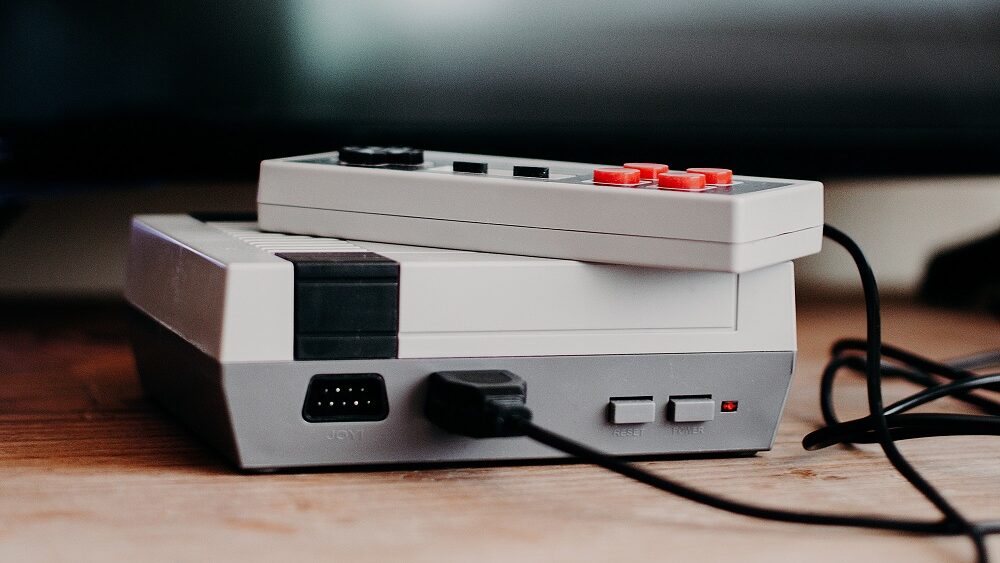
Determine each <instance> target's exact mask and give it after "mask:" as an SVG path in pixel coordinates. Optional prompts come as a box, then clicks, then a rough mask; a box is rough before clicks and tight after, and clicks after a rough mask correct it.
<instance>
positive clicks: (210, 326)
mask: <svg viewBox="0 0 1000 563" xmlns="http://www.w3.org/2000/svg"><path fill="white" fill-rule="evenodd" d="M432 158H435V159H436V158H437V157H432ZM323 166H326V165H323ZM657 195H659V194H657ZM126 297H127V299H128V301H129V302H130V303H131V304H132V305H133V306H134V309H135V310H136V315H135V316H136V325H137V330H136V332H135V352H136V359H137V365H138V370H139V375H140V378H141V380H142V383H143V386H144V387H145V389H146V390H147V392H148V394H149V395H150V396H151V397H152V398H153V399H155V400H156V401H157V402H159V403H160V404H161V405H163V407H164V408H166V409H167V410H168V411H170V412H171V413H173V414H174V415H176V416H177V417H178V418H179V419H180V420H181V421H182V422H183V423H185V424H186V425H187V426H188V427H189V428H191V429H192V430H193V431H194V432H195V433H197V434H199V435H201V436H202V437H203V438H204V439H205V440H207V441H208V442H210V443H211V444H212V445H214V446H215V447H216V448H217V449H219V450H220V451H222V452H224V453H225V454H226V455H227V456H228V457H229V458H230V459H231V460H232V461H233V462H234V463H235V464H236V465H237V466H239V467H241V468H244V469H248V470H269V469H277V468H291V467H308V466H344V465H366V464H393V463H425V462H469V461H486V460H489V461H495V460H527V459H544V458H559V457H563V455H562V454H560V453H558V452H556V451H555V450H552V449H549V448H547V447H545V446H542V445H539V444H537V443H535V442H533V441H531V440H529V439H528V438H524V437H513V438H495V439H489V440H469V439H466V438H463V437H461V436H456V435H453V434H449V433H447V432H445V431H443V430H441V429H439V428H437V427H435V426H434V425H432V424H431V423H430V422H429V421H428V420H427V419H426V418H425V417H424V414H423V409H424V395H425V389H426V384H427V380H428V377H429V376H430V374H432V373H435V372H441V371H451V370H508V371H510V372H512V373H516V374H517V375H519V376H520V377H521V378H523V379H524V380H525V381H526V382H527V389H528V392H527V404H528V406H529V407H531V409H532V410H533V411H534V412H535V413H536V418H537V420H538V421H539V423H541V424H544V425H545V426H546V427H548V428H551V429H553V430H554V431H559V432H562V433H564V434H566V435H569V436H573V437H575V438H576V439H579V440H581V441H583V442H585V443H588V444H591V445H593V446H594V447H598V448H601V449H603V450H605V451H607V452H610V453H613V454H617V455H626V456H647V455H657V456H659V455H670V454H695V453H698V454H701V453H711V454H724V453H751V452H756V451H760V450H766V449H769V448H770V447H771V445H772V442H773V439H774V435H775V431H776V428H777V424H778V420H779V418H780V415H781V411H782V408H783V404H784V401H785V397H786V394H787V391H788V387H789V382H790V377H791V374H792V369H793V365H794V360H795V350H796V341H795V304H794V286H793V272H792V264H791V262H788V261H787V260H786V261H781V262H778V263H775V264H771V265H768V266H765V267H761V268H758V269H754V270H753V271H745V272H741V273H735V272H719V271H715V272H712V271H690V270H686V271H685V270H670V269H655V268H642V267H636V266H627V265H610V264H595V263H583V262H576V261H571V260H558V259H550V258H536V257H526V256H514V255H502V254H485V253H477V252H468V251H459V250H442V249H435V248H428V247H423V246H402V245H394V244H384V243H377V242H361V241H358V240H342V239H334V238H322V237H313V236H304V235H286V234H279V233H269V232H263V231H261V230H260V229H259V228H258V225H257V224H256V223H255V222H253V220H252V219H250V220H242V221H241V220H232V219H227V218H221V217H211V216H197V215H195V216H191V215H147V216H138V217H136V218H135V219H134V220H133V223H132V233H131V241H130V247H129V256H128V274H127V288H126Z"/></svg>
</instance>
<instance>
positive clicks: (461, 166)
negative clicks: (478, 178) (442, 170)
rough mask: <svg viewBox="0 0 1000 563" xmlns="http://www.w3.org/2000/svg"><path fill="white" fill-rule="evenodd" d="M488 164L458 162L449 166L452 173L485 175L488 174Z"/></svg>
mask: <svg viewBox="0 0 1000 563" xmlns="http://www.w3.org/2000/svg"><path fill="white" fill-rule="evenodd" d="M489 168H490V167H489V164H487V163H485V162H459V161H455V162H453V163H452V164H451V169H452V171H453V172H464V173H466V174H486V173H488V172H489Z"/></svg>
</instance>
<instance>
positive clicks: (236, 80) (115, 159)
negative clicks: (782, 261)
mask: <svg viewBox="0 0 1000 563" xmlns="http://www.w3.org/2000/svg"><path fill="white" fill-rule="evenodd" d="M0 18H2V19H0V76H2V81H0V180H2V183H0V185H7V186H10V185H13V184H17V185H19V186H24V185H31V184H33V183H35V182H36V181H37V182H38V183H44V182H45V181H47V180H66V179H69V180H72V179H83V180H93V179H104V178H118V179H136V178H139V179H170V178H241V179H242V178H246V179H250V178H253V177H255V175H256V171H257V161H259V160H260V159H261V158H268V157H277V156H289V155H292V154H296V153H308V152H319V151H326V150H331V149H334V148H336V147H337V146H338V145H341V144H346V143H375V144H411V145H417V146H420V147H423V148H428V149H440V150H455V151H463V152H482V153H494V154H507V155H520V156H529V157H543V158H559V159H566V160H577V161H591V162H607V163H617V162H621V161H624V160H633V161H634V160H652V161H664V162H669V163H671V164H673V165H675V166H678V167H686V166H694V165H708V166H712V165H718V166H728V167H732V168H735V169H738V172H740V173H745V174H760V175H769V176H800V177H816V178H823V177H831V176H846V175H854V174H872V173H876V174H926V173H970V172H996V171H997V170H1000V150H998V147H1000V31H998V30H1000V5H998V4H997V3H987V2H962V1H929V2H913V1H877V2H875V1H873V2H828V1H814V0H810V1H801V0H787V1H773V0H772V1H764V2H757V3H752V4H748V3H745V2H701V1H689V2H678V1H666V2H665V1H649V2H634V3H628V2H626V3H618V2H607V1H574V2H563V3H548V2H537V1H510V2H506V1H505V2H501V1H496V0H491V1H476V2H470V1H467V0H466V1H454V0H448V1H429V2H418V1H405V2H372V1H357V2H355V1H342V2H341V1H338V2H327V1H319V0H312V1H300V2H278V1H268V2H264V1H241V2H235V1H219V2H194V1H174V2H162V3H160V2H123V1H106V2H68V1H67V2H44V1H38V0H33V1H22V0H8V1H7V2H5V3H4V4H3V6H2V7H0ZM0 189H3V188H0Z"/></svg>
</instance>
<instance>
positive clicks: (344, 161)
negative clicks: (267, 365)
mask: <svg viewBox="0 0 1000 563" xmlns="http://www.w3.org/2000/svg"><path fill="white" fill-rule="evenodd" d="M257 201H258V216H259V221H260V226H261V228H262V229H264V230H268V231H276V232H286V233H296V234H305V235H318V236H332V237H342V238H351V239H359V240H368V241H377V242H390V243H397V244H411V245H419V246H431V247H441V248H454V249H462V250H476V251H483V252H495V253H504V254H517V255H528V256H540V257H550V258H564V259H575V260H583V261H590V262H604V263H616V264H627V265H637V266H651V267H661V268H676V269H690V270H709V271H726V272H745V271H749V270H754V269H758V268H762V267H765V266H769V265H773V264H778V263H781V262H786V261H788V260H792V259H795V258H799V257H802V256H806V255H808V254H813V253H816V252H818V251H819V250H820V247H821V240H822V225H823V186H822V184H820V183H819V182H813V181H803V180H786V179H777V178H761V177H751V176H735V175H733V174H732V171H730V170H727V169H723V168H687V169H685V170H683V171H675V170H671V169H670V168H669V166H667V165H666V164H659V163H626V164H624V165H623V166H605V165H597V164H581V163H572V162H558V161H545V160H532V159H520V158H507V157H498V156H481V155H472V154H458V153H445V152H431V151H427V152H424V151H421V150H418V149H412V148H405V147H401V148H382V147H345V148H344V149H341V150H340V151H336V152H330V153H323V154H316V155H308V156H298V157H291V158H281V159H275V160H266V161H264V162H262V163H261V169H260V182H259V191H258V200H257Z"/></svg>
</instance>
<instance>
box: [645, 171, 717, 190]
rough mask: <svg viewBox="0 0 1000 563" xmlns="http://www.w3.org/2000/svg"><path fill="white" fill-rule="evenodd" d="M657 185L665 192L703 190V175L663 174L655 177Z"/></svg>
mask: <svg viewBox="0 0 1000 563" xmlns="http://www.w3.org/2000/svg"><path fill="white" fill-rule="evenodd" d="M656 181H657V185H658V186H659V187H660V188H661V189H665V190H692V191H698V190H704V189H705V175H704V174H694V173H691V172H680V173H674V174H670V173H665V174H659V175H657V176H656Z"/></svg>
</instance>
